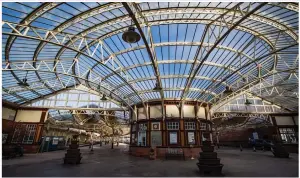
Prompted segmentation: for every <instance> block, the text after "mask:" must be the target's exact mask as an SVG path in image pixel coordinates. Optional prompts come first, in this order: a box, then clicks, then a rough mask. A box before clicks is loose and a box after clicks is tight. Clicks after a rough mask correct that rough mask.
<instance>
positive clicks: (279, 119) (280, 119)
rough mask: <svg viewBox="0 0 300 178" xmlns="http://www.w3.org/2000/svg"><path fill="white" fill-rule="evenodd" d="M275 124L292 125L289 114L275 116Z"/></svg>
mask: <svg viewBox="0 0 300 178" xmlns="http://www.w3.org/2000/svg"><path fill="white" fill-rule="evenodd" d="M275 119H276V123H277V125H294V122H293V118H292V117H291V116H275Z"/></svg>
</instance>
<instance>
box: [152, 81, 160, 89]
mask: <svg viewBox="0 0 300 178" xmlns="http://www.w3.org/2000/svg"><path fill="white" fill-rule="evenodd" d="M153 90H154V91H160V90H162V88H161V87H160V86H159V85H158V83H157V82H156V84H155V87H154V88H153Z"/></svg>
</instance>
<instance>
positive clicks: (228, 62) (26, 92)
mask: <svg viewBox="0 0 300 178" xmlns="http://www.w3.org/2000/svg"><path fill="white" fill-rule="evenodd" d="M2 5H3V7H2V20H3V22H2V46H3V47H2V51H3V53H2V74H3V75H2V85H3V86H2V89H3V93H2V97H3V100H5V101H9V102H13V103H16V104H23V105H24V104H25V105H26V104H27V103H32V102H34V101H36V100H39V99H40V98H43V97H47V96H52V95H53V94H55V93H57V92H58V91H62V90H65V89H67V88H71V87H74V86H77V85H79V84H81V85H85V86H86V87H88V88H90V89H91V90H94V91H96V92H99V93H102V94H105V95H107V96H108V97H110V98H112V99H113V100H114V101H117V102H119V103H123V104H126V105H133V104H137V103H144V102H147V101H150V100H165V99H181V100H196V101H204V102H208V103H212V104H214V103H216V102H217V101H218V102H220V100H222V98H223V95H222V93H223V91H224V90H225V87H226V86H229V87H231V89H232V90H233V91H234V92H235V93H241V92H246V91H247V92H251V93H252V94H254V95H256V96H259V97H261V98H264V99H265V100H267V101H270V100H271V102H272V103H273V102H274V103H276V104H278V105H280V106H284V107H285V108H287V109H289V110H291V111H293V110H297V107H298V52H299V49H298V33H299V31H298V26H299V24H298V15H299V13H298V3H275V2H270V3H250V2H245V3H238V2H233V3H230V2H222V3H218V2H212V3H209V2H183V3H178V2H171V3H168V2H162V3H160V2H159V3H158V2H151V3H147V2H139V3H116V2H113V3H103V2H99V3H98V2H83V3H79V2H76V3H72V2H68V3H64V2H55V3H50V2H47V3H39V2H21V3H19V2H18V3H10V2H9V3H8V2H5V3H2ZM130 26H134V27H135V31H136V32H138V33H139V34H140V35H141V37H142V38H141V40H140V41H139V42H137V43H133V44H129V43H126V42H125V41H123V40H122V34H123V33H124V32H125V31H126V30H127V29H128V27H130ZM24 78H26V79H27V81H26V80H23V79H24ZM291 78H292V79H293V81H292V82H284V81H287V80H290V79H291ZM24 81H25V82H24ZM266 81H267V83H265V86H266V84H267V85H268V87H271V88H272V87H275V88H276V89H275V88H274V89H273V90H274V91H276V90H278V96H280V97H277V95H276V96H272V95H274V93H273V91H272V93H270V92H266V91H265V90H264V89H262V87H260V88H259V90H260V92H259V91H258V90H256V91H254V90H251V88H252V89H253V87H254V86H256V85H260V84H261V83H262V82H266ZM156 84H157V86H160V87H162V90H153V88H154V87H155V86H156ZM262 90H264V91H263V92H262ZM291 92H292V93H294V95H293V96H292V97H291V96H290V93H291ZM270 96H272V97H271V98H270ZM295 105H297V106H295Z"/></svg>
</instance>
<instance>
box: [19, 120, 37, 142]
mask: <svg viewBox="0 0 300 178" xmlns="http://www.w3.org/2000/svg"><path fill="white" fill-rule="evenodd" d="M36 128H37V125H36V124H27V125H26V132H25V134H24V137H23V141H22V143H23V144H32V143H33V142H34V137H35V133H36ZM26 137H27V139H26ZM30 137H32V140H31V139H30Z"/></svg>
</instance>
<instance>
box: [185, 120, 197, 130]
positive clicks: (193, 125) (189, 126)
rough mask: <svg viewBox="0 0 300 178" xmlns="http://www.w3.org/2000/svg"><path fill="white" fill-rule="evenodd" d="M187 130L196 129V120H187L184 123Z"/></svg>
mask: <svg viewBox="0 0 300 178" xmlns="http://www.w3.org/2000/svg"><path fill="white" fill-rule="evenodd" d="M184 127H185V130H196V123H195V122H185V123H184Z"/></svg>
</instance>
